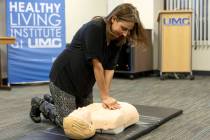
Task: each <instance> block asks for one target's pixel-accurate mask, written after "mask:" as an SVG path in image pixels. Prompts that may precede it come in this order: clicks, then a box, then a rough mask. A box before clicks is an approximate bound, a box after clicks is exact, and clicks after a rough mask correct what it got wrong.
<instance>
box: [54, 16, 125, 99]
mask: <svg viewBox="0 0 210 140" xmlns="http://www.w3.org/2000/svg"><path fill="white" fill-rule="evenodd" d="M116 43H117V41H111V42H110V44H109V45H108V46H107V45H106V44H107V42H106V23H105V21H104V20H103V19H102V18H100V19H95V20H91V21H90V22H88V23H86V24H84V25H83V26H82V27H81V28H80V29H79V30H78V31H77V33H76V34H75V36H74V38H73V40H72V42H71V44H68V45H67V48H66V49H65V50H64V51H63V52H62V53H61V54H60V55H59V56H58V57H57V59H56V60H55V62H54V64H53V66H52V69H51V72H50V81H51V82H53V83H54V84H55V85H56V86H57V87H59V88H60V89H61V90H63V91H65V92H67V93H70V94H72V95H74V96H76V97H80V98H83V97H86V96H87V95H88V94H89V93H91V92H92V88H93V86H94V84H95V76H94V72H93V66H92V63H91V59H93V58H97V59H98V60H99V61H100V62H101V63H102V65H103V68H104V69H105V70H113V69H114V67H115V65H116V63H117V59H118V57H119V52H120V49H121V48H120V47H117V46H116V45H115V44H116Z"/></svg>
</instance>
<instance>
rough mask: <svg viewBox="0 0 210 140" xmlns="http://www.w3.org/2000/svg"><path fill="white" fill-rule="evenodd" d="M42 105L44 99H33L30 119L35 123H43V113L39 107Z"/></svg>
mask: <svg viewBox="0 0 210 140" xmlns="http://www.w3.org/2000/svg"><path fill="white" fill-rule="evenodd" d="M41 103H42V99H41V98H38V97H34V98H32V99H31V111H30V114H29V115H30V118H31V119H32V121H34V122H35V123H40V122H41V116H40V113H41V111H40V110H39V106H40V105H41Z"/></svg>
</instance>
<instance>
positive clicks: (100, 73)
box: [92, 59, 119, 109]
mask: <svg viewBox="0 0 210 140" xmlns="http://www.w3.org/2000/svg"><path fill="white" fill-rule="evenodd" d="M92 63H93V69H94V75H95V79H96V83H97V85H98V87H99V91H100V97H101V100H102V103H103V104H104V107H107V108H109V109H118V108H119V104H118V103H117V101H116V100H115V99H114V98H112V97H110V96H109V87H110V83H111V79H112V76H113V74H111V73H109V72H108V73H107V72H105V71H104V69H103V66H102V64H101V62H100V61H99V60H98V59H93V60H92ZM105 73H106V74H105ZM105 75H107V76H105ZM111 75H112V76H111ZM110 78H111V79H110Z"/></svg>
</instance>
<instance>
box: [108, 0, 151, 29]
mask: <svg viewBox="0 0 210 140" xmlns="http://www.w3.org/2000/svg"><path fill="white" fill-rule="evenodd" d="M121 3H131V4H133V5H134V6H135V7H136V8H137V9H138V11H139V16H140V20H141V22H142V24H143V26H144V28H146V29H153V22H154V21H153V20H154V19H153V14H154V13H153V6H154V4H153V3H154V0H108V12H110V11H111V10H112V9H113V8H114V7H115V6H117V5H119V4H121Z"/></svg>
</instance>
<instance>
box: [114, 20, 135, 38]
mask: <svg viewBox="0 0 210 140" xmlns="http://www.w3.org/2000/svg"><path fill="white" fill-rule="evenodd" d="M133 27H134V23H133V22H128V21H123V20H117V19H116V18H114V17H113V18H112V26H111V31H112V34H113V36H114V37H115V38H119V37H126V36H127V35H128V34H129V33H130V30H132V29H133Z"/></svg>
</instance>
